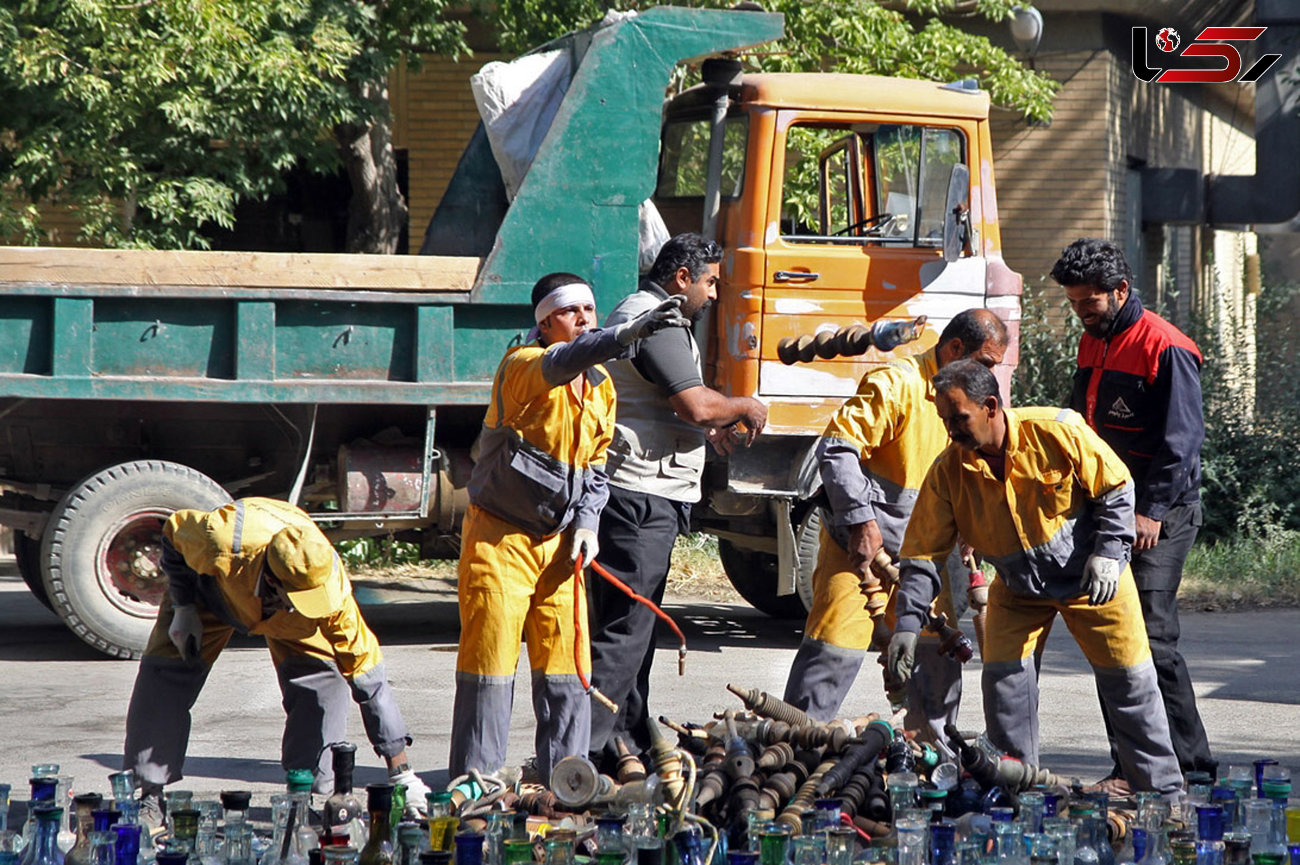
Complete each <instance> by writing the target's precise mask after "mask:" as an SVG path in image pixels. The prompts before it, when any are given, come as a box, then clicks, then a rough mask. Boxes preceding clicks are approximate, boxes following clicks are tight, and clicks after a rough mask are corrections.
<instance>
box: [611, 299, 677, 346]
mask: <svg viewBox="0 0 1300 865" xmlns="http://www.w3.org/2000/svg"><path fill="white" fill-rule="evenodd" d="M683 299H684V298H683V297H682V296H681V295H680V294H674V295H673V296H672V297H670V298H668V299H667V300H665V301H663V302H662V303H660V304H659V305H658V306H656V307H655V308H654V309H650V310H646V311H645V312H643V313H641V314H640V315H638V316H637V317H636V318H634V319H632V320H631V321H625V322H623V323H622V324H616V325H614V336H615V337H616V338H617V339H618V344H619V345H631V344H632V343H634V342H636V341H637V340H638V339H642V338H643V337H647V336H649V335H650V334H652V333H654V332H655V331H657V330H663V329H664V328H665V327H690V326H691V323H690V321H689V320H688V319H687V318H686V316H684V315H682V300H683Z"/></svg>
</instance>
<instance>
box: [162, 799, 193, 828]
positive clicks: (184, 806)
mask: <svg viewBox="0 0 1300 865" xmlns="http://www.w3.org/2000/svg"><path fill="white" fill-rule="evenodd" d="M193 801H194V791H193V790H168V791H166V792H164V793H163V813H164V815H165V825H166V826H167V832H168V834H170V835H175V834H176V827H175V826H173V825H172V814H174V813H176V812H177V811H188V810H189V809H190V805H191V803H192V802H193Z"/></svg>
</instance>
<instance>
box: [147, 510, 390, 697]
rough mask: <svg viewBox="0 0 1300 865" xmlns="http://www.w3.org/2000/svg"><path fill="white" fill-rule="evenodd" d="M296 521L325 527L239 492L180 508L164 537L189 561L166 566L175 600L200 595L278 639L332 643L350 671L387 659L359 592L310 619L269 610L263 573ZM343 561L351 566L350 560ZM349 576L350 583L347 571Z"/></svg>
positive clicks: (227, 618)
mask: <svg viewBox="0 0 1300 865" xmlns="http://www.w3.org/2000/svg"><path fill="white" fill-rule="evenodd" d="M291 525H300V526H305V527H310V529H311V530H312V531H320V530H319V529H318V528H316V526H315V524H314V523H313V522H312V520H311V517H309V516H307V514H306V512H305V511H303V510H302V509H300V508H297V507H295V506H293V505H291V504H289V503H288V502H284V501H280V500H279V499H268V498H260V497H252V498H246V499H239V500H238V501H234V502H231V503H230V504H228V505H224V506H222V507H220V508H217V509H216V510H215V511H197V510H189V509H187V510H180V511H177V512H176V513H174V514H172V515H171V517H169V518H168V519H167V521H166V522H165V523H163V537H164V538H166V539H167V541H168V542H169V543H170V544H171V546H172V548H173V549H174V550H175V552H176V553H177V554H179V555H180V557H181V558H183V559H184V565H185V567H176V566H174V565H169V562H168V557H167V554H166V553H164V570H166V571H167V575H168V580H169V583H170V589H169V590H170V594H171V597H172V602H173V604H176V605H179V604H186V603H195V602H198V603H199V604H201V605H202V606H203V607H205V608H206V609H208V611H209V612H211V613H213V614H214V615H216V616H217V617H218V618H219V619H221V620H222V621H223V622H225V623H226V624H228V625H230V626H232V627H234V628H236V629H237V630H239V631H241V632H244V633H248V634H259V635H261V636H265V637H267V638H270V639H280V640H289V641H300V642H307V643H310V644H311V645H312V646H313V648H314V649H316V650H317V651H319V650H320V649H321V648H323V647H325V646H328V649H329V650H330V651H332V653H333V655H334V658H335V661H336V662H337V664H338V667H339V672H340V673H342V674H343V675H344V676H345V677H346V678H349V679H351V678H353V677H355V676H359V675H361V674H362V673H364V672H366V671H367V670H370V669H372V668H373V667H375V666H376V665H378V664H379V663H380V662H381V661H382V660H383V654H382V652H381V651H380V648H379V640H378V639H376V637H375V635H374V634H373V633H372V632H371V630H370V628H369V627H367V625H366V623H365V620H364V619H362V618H361V613H360V610H358V609H357V605H356V601H354V600H353V598H352V595H351V593H350V592H349V594H348V595H347V597H346V598H345V599H344V603H343V607H342V609H340V610H339V611H338V612H337V613H334V614H333V615H332V616H329V617H328V618H324V619H309V618H307V617H305V616H303V615H301V614H300V613H298V612H296V611H290V610H276V611H275V612H273V613H271V614H270V615H264V613H263V609H262V600H261V598H259V597H258V596H257V585H258V577H259V576H260V574H261V572H262V564H263V562H264V561H265V559H266V547H267V545H268V544H269V543H270V541H271V538H272V537H273V536H274V535H275V534H276V532H278V531H280V530H281V529H283V528H286V527H288V526H291ZM335 563H336V565H337V566H338V567H339V568H343V563H342V562H341V561H337V554H336V562H335ZM343 579H344V581H345V583H346V581H347V572H346V571H344V576H343Z"/></svg>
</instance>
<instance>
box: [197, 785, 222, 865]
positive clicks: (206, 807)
mask: <svg viewBox="0 0 1300 865" xmlns="http://www.w3.org/2000/svg"><path fill="white" fill-rule="evenodd" d="M194 810H195V811H198V812H199V830H198V835H197V836H196V838H195V842H194V843H195V846H194V855H195V857H196V858H197V860H198V865H221V859H220V858H219V855H218V850H217V826H218V823H219V821H220V819H221V803H220V802H218V801H217V800H215V799H200V800H199V801H197V802H195V803H194Z"/></svg>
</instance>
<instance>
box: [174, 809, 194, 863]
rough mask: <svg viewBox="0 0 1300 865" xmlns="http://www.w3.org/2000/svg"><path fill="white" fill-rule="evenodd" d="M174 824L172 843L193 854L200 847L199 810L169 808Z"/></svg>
mask: <svg viewBox="0 0 1300 865" xmlns="http://www.w3.org/2000/svg"><path fill="white" fill-rule="evenodd" d="M167 819H168V820H170V821H171V824H172V844H173V845H175V846H176V847H178V848H184V850H185V852H186V853H187V854H188V855H190V856H193V855H194V854H195V853H196V852H197V851H198V848H199V812H198V809H197V808H177V809H176V810H175V811H172V810H170V809H168V812H167Z"/></svg>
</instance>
